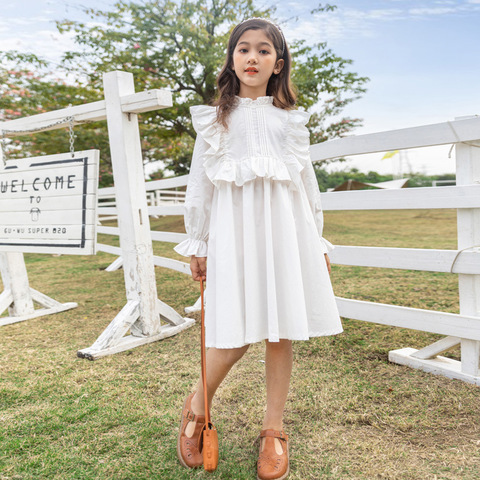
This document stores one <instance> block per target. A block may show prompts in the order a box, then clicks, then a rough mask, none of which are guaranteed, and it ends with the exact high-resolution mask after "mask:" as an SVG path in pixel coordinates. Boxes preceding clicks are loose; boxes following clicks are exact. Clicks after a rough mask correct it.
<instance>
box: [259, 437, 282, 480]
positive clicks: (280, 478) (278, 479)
mask: <svg viewBox="0 0 480 480" xmlns="http://www.w3.org/2000/svg"><path fill="white" fill-rule="evenodd" d="M288 450H289V448H288V442H287V458H288V465H287V471H286V472H285V473H284V474H283V475H282V476H281V477H278V478H274V479H273V480H285V478H287V477H288V474H289V473H290V453H289V451H288ZM257 480H263V478H260V477H259V476H258V475H257Z"/></svg>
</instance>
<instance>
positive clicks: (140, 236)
mask: <svg viewBox="0 0 480 480" xmlns="http://www.w3.org/2000/svg"><path fill="white" fill-rule="evenodd" d="M103 79H104V89H105V101H106V109H107V125H108V132H109V138H110V150H111V156H112V166H113V175H114V183H115V191H116V200H117V208H118V212H119V215H120V216H121V219H122V220H121V222H119V228H120V238H121V248H122V257H123V260H124V278H125V288H126V293H127V300H128V301H137V302H139V308H140V316H139V319H138V322H136V324H135V325H132V334H133V335H138V336H144V335H147V336H148V335H153V334H155V333H157V332H158V330H159V328H160V320H159V318H158V315H157V314H156V306H155V305H156V299H157V288H156V284H155V273H154V266H153V258H152V257H153V250H152V241H151V238H150V228H149V219H148V212H147V202H146V191H145V180H144V174H143V161H142V150H141V144H140V133H139V128H138V118H137V115H135V114H124V113H122V110H121V104H120V98H121V97H122V96H127V95H131V94H133V93H134V85H133V75H131V74H128V73H125V72H109V73H106V74H104V77H103ZM98 211H99V213H100V212H101V209H100V208H99V210H98Z"/></svg>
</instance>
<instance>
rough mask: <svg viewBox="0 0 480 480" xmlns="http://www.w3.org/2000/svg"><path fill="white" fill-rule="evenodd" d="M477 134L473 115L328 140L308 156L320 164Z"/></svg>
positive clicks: (477, 120)
mask: <svg viewBox="0 0 480 480" xmlns="http://www.w3.org/2000/svg"><path fill="white" fill-rule="evenodd" d="M479 131H480V117H478V116H476V117H472V118H465V119H462V120H455V121H452V122H444V123H437V124H433V125H424V126H418V127H412V128H403V129H399V130H391V131H386V132H379V133H369V134H366V135H351V136H348V137H343V138H339V139H334V140H329V141H328V142H323V143H317V144H316V145H312V146H311V147H310V154H311V158H312V160H313V161H319V160H326V159H330V158H337V157H343V156H346V155H359V154H364V153H374V152H388V151H391V150H402V149H406V148H418V147H428V146H433V145H446V144H449V143H457V142H471V141H474V140H478V137H479V134H478V132H479ZM442 188H443V187H442Z"/></svg>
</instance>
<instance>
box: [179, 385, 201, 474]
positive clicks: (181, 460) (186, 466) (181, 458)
mask: <svg viewBox="0 0 480 480" xmlns="http://www.w3.org/2000/svg"><path fill="white" fill-rule="evenodd" d="M190 395H191V394H190ZM190 395H187V398H186V399H185V401H184V402H183V407H182V411H181V413H180V431H179V432H178V438H177V457H178V460H179V461H180V463H181V464H182V466H183V467H185V468H190V469H192V470H193V469H194V468H199V467H201V465H199V467H191V466H190V465H187V464H186V463H185V460H184V459H183V457H182V452H181V450H180V438H181V437H182V425H183V412H184V410H185V405H186V404H187V400H188V397H189V396H190Z"/></svg>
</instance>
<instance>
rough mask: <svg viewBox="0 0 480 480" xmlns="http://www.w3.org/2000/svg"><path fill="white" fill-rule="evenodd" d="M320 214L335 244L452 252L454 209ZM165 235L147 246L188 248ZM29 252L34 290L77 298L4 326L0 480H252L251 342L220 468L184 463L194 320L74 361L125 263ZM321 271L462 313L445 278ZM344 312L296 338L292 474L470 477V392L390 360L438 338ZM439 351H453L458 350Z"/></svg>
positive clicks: (119, 298)
mask: <svg viewBox="0 0 480 480" xmlns="http://www.w3.org/2000/svg"><path fill="white" fill-rule="evenodd" d="M325 225H326V226H325V232H324V235H325V237H326V238H328V239H329V240H330V241H331V242H332V243H334V244H344V245H367V246H389V247H415V248H445V249H454V248H456V217H455V210H438V211H437V210H404V211H400V210H398V211H380V210H379V211H368V212H357V211H347V212H327V213H326V214H325ZM152 228H154V229H156V230H169V231H183V219H182V218H181V217H167V218H160V219H156V220H152ZM114 240H115V239H112V238H110V237H107V236H104V235H100V236H99V241H101V242H105V243H107V242H108V243H112V244H113V243H115V242H114ZM172 247H173V244H167V243H164V244H160V243H156V244H155V245H154V249H155V252H156V254H159V255H164V256H169V257H171V258H176V259H179V260H185V258H184V257H181V256H179V255H177V254H176V253H175V252H174V251H173V250H172ZM25 258H26V263H27V269H28V272H29V279H30V283H31V285H32V287H34V288H35V289H37V290H40V291H41V292H43V293H45V294H47V295H49V296H51V297H53V298H55V299H56V300H59V301H62V302H72V301H74V302H77V303H78V308H76V309H73V310H70V311H67V312H63V313H59V314H55V315H50V316H47V317H41V318H37V319H34V320H29V321H26V322H21V323H17V324H12V325H8V326H4V327H0V328H1V339H2V340H1V348H0V373H1V375H0V480H13V479H16V480H20V479H22V480H27V479H58V480H60V479H62V480H66V479H85V480H89V479H102V480H103V479H105V480H110V479H111V480H127V479H128V480H134V479H152V480H154V479H155V480H156V479H167V480H170V479H192V478H212V479H253V478H255V475H254V471H255V470H254V469H255V462H256V458H257V456H256V455H257V447H256V446H254V445H253V444H252V443H253V441H254V439H255V438H256V436H257V435H258V433H259V429H260V426H261V420H262V416H263V411H264V403H265V387H264V363H263V355H264V346H263V344H255V345H253V346H252V347H251V348H250V349H249V351H248V352H247V354H246V355H245V356H244V358H243V359H242V360H241V361H240V362H239V363H238V364H237V365H236V366H235V367H234V368H233V369H232V371H231V372H230V374H229V376H228V377H227V379H226V381H225V382H224V384H222V386H221V387H220V389H219V391H218V395H217V397H216V399H215V401H214V405H213V412H212V413H213V418H214V421H215V424H216V426H217V428H218V430H219V437H220V463H219V467H218V470H217V471H216V472H215V473H213V474H206V473H204V472H203V471H202V470H196V471H189V470H186V469H184V468H182V467H181V466H180V464H179V463H178V461H177V458H176V438H177V433H178V420H179V414H180V409H181V406H182V403H183V399H184V397H185V396H186V394H187V393H188V392H189V391H190V390H191V388H192V387H193V386H194V384H195V382H196V380H197V378H198V375H199V355H200V352H199V335H200V327H199V325H198V323H197V324H196V325H195V326H194V327H192V328H190V329H187V330H185V331H183V332H181V333H180V334H178V335H176V336H174V337H171V338H168V339H165V340H162V341H159V342H155V343H152V344H149V345H146V346H142V347H138V348H135V349H133V350H130V351H127V352H123V353H119V354H116V355H113V356H109V357H105V358H102V359H100V360H97V361H95V362H90V361H88V360H84V359H79V358H77V357H76V352H77V350H79V349H82V348H85V347H88V346H90V345H91V344H92V343H93V342H94V341H95V339H96V338H97V337H98V335H99V334H100V333H101V332H102V331H103V329H104V328H105V327H106V326H107V325H108V323H109V322H110V321H111V320H112V319H113V318H114V317H115V315H116V314H117V313H118V311H119V310H120V309H121V308H122V307H123V306H124V304H125V290H124V283H123V271H122V270H119V271H117V272H113V273H107V272H105V268H106V267H107V266H108V265H109V264H110V263H111V262H112V261H113V260H114V258H115V257H113V256H112V255H109V254H106V253H99V254H97V255H96V256H91V257H87V256H81V257H76V256H61V257H55V256H51V255H36V254H26V255H25ZM156 278H157V287H158V294H159V298H161V299H162V300H163V301H164V302H166V303H167V304H169V305H171V306H172V307H173V308H175V309H176V310H177V311H178V312H180V313H181V314H182V315H185V314H184V308H185V307H186V306H190V305H192V304H193V303H194V302H195V300H196V299H197V298H198V295H199V285H198V283H196V282H193V280H191V278H190V277H189V276H187V275H185V274H181V273H178V272H174V271H171V270H167V269H164V268H156ZM331 278H332V283H333V287H334V290H335V293H336V295H338V296H340V297H346V298H355V299H360V300H368V301H376V302H382V303H392V304H397V305H404V306H410V307H418V308H426V309H432V310H441V311H446V312H453V313H458V312H459V302H458V283H457V282H458V281H457V276H456V275H455V274H447V273H445V274H444V273H438V272H416V271H412V270H394V269H380V268H364V267H349V266H341V265H333V266H332V274H331ZM188 316H193V317H195V318H197V319H199V316H198V315H197V314H195V315H188ZM342 322H343V326H344V329H345V331H344V332H343V333H342V334H340V335H337V336H331V337H321V338H316V339H312V340H311V341H309V342H295V344H294V355H295V365H294V373H293V377H292V385H291V390H290V395H289V398H288V402H287V407H286V412H285V430H286V431H287V433H289V435H290V439H291V442H290V452H291V454H290V459H291V474H290V477H289V479H299V480H305V479H342V480H357V479H358V480H372V479H395V480H396V479H404V480H434V479H435V480H440V479H442V480H443V479H452V480H453V479H455V480H457V479H462V480H470V479H480V473H479V470H480V454H479V447H480V427H479V425H480V410H479V408H478V405H479V401H478V398H479V392H480V390H479V388H478V387H477V386H474V385H470V384H466V383H463V382H460V381H457V380H450V379H447V378H444V377H441V376H435V375H431V374H427V373H424V372H421V371H417V370H413V369H410V368H408V367H405V366H400V365H395V364H392V363H389V361H388V352H389V351H390V350H395V349H398V348H402V347H414V348H420V347H422V346H425V345H427V344H429V343H431V342H433V341H435V340H438V339H439V338H441V337H440V336H439V335H435V334H430V333H426V332H420V331H415V330H407V329H401V328H394V327H387V326H384V325H376V324H370V323H367V322H360V321H355V320H351V319H346V318H345V319H342ZM446 355H447V356H450V357H452V358H457V359H458V358H459V349H453V350H451V351H450V352H448V353H447V354H446Z"/></svg>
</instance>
